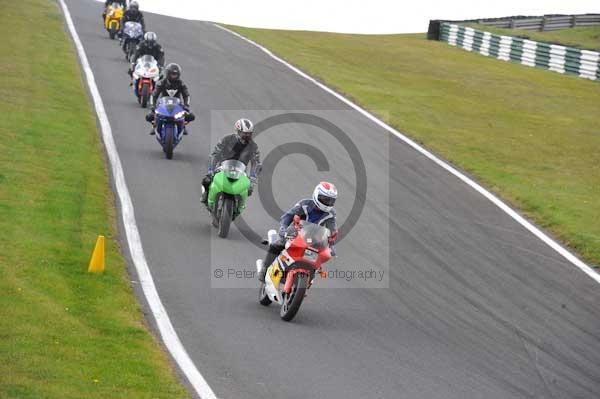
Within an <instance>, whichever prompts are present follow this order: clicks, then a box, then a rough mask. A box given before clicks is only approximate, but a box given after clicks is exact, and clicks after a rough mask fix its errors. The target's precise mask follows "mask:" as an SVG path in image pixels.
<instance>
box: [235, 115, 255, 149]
mask: <svg viewBox="0 0 600 399" xmlns="http://www.w3.org/2000/svg"><path fill="white" fill-rule="evenodd" d="M234 127H235V132H236V133H237V135H238V137H239V138H240V141H241V142H242V143H244V144H246V143H248V142H249V141H250V139H251V138H252V133H254V125H253V124H252V122H251V121H250V119H245V118H242V119H238V120H237V121H236V122H235V125H234Z"/></svg>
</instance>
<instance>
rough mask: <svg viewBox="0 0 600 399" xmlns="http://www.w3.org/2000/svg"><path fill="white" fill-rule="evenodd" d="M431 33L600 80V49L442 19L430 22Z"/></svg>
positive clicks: (515, 59) (505, 58) (504, 56)
mask: <svg viewBox="0 0 600 399" xmlns="http://www.w3.org/2000/svg"><path fill="white" fill-rule="evenodd" d="M432 22H433V21H432ZM436 29H437V31H436ZM436 34H437V36H435V35H436ZM428 36H435V37H430V38H432V39H434V40H440V41H443V42H446V43H448V44H450V45H451V46H456V47H459V48H462V49H464V50H467V51H471V52H475V53H479V54H482V55H485V56H488V57H492V58H496V59H498V60H503V61H513V62H517V63H520V64H522V65H526V66H530V67H538V68H543V69H547V70H550V71H554V72H558V73H563V74H564V73H567V74H572V75H576V76H579V77H581V78H586V79H591V80H599V81H600V53H599V52H596V51H589V50H581V49H576V48H571V47H565V46H561V45H557V44H549V43H541V42H535V41H532V40H527V39H523V38H520V37H513V36H503V35H496V34H493V33H490V32H484V31H480V30H476V29H473V28H470V27H466V26H463V25H459V24H455V23H448V22H441V23H440V22H439V21H438V22H437V23H433V24H432V23H430V29H429V33H428Z"/></svg>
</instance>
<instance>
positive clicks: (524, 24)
mask: <svg viewBox="0 0 600 399" xmlns="http://www.w3.org/2000/svg"><path fill="white" fill-rule="evenodd" d="M443 22H449V23H454V24H461V25H462V24H467V23H476V24H481V25H487V26H493V27H495V28H508V29H524V30H537V31H551V30H559V29H567V28H575V27H586V26H600V14H575V15H562V14H560V15H559V14H552V15H543V16H539V17H532V16H522V15H519V16H513V17H504V18H485V19H467V20H464V21H443Z"/></svg>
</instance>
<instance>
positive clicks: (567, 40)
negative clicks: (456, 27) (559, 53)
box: [467, 24, 600, 51]
mask: <svg viewBox="0 0 600 399" xmlns="http://www.w3.org/2000/svg"><path fill="white" fill-rule="evenodd" d="M467 26H470V27H472V28H473V29H477V30H482V31H487V32H491V33H495V34H498V35H505V36H517V37H521V38H523V39H529V40H534V41H537V42H547V43H557V44H562V45H563V46H569V47H576V48H581V49H586V50H595V51H600V26H592V27H585V28H570V29H561V30H554V31H548V32H537V31H531V30H524V29H503V28H494V27H492V26H487V25H481V24H467Z"/></svg>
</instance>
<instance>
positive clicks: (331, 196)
mask: <svg viewBox="0 0 600 399" xmlns="http://www.w3.org/2000/svg"><path fill="white" fill-rule="evenodd" d="M337 196H338V192H337V188H335V186H334V185H333V184H331V183H328V182H326V181H322V182H320V183H319V184H318V185H317V187H315V191H313V196H312V199H313V201H314V203H315V205H316V206H317V208H319V209H320V210H322V211H323V212H330V211H331V210H332V209H333V205H334V204H335V200H336V199H337Z"/></svg>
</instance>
